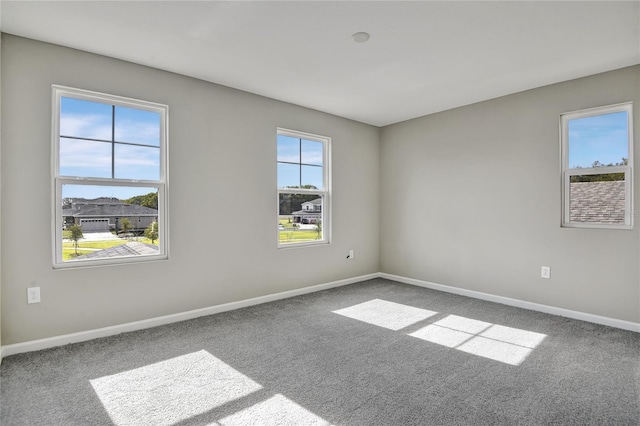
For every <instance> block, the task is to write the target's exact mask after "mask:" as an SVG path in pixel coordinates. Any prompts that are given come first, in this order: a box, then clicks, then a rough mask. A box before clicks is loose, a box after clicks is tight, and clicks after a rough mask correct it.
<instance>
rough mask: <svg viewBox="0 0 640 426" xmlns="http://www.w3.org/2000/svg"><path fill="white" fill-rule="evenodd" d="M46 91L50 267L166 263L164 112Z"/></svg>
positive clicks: (75, 92)
mask: <svg viewBox="0 0 640 426" xmlns="http://www.w3.org/2000/svg"><path fill="white" fill-rule="evenodd" d="M52 89H53V97H52V98H53V123H52V133H53V137H52V139H53V155H52V161H53V165H52V170H53V194H54V196H53V200H54V202H53V218H54V220H53V222H54V229H53V241H54V249H53V265H54V267H55V268H69V267H79V266H95V265H104V264H117V263H128V262H137V261H148V260H159V259H166V258H167V256H168V241H167V236H168V232H167V226H168V221H167V174H168V173H167V152H168V151H167V119H168V118H167V115H168V107H167V106H166V105H160V104H156V103H151V102H145V101H139V100H135V99H129V98H123V97H120V96H113V95H106V94H102V93H96V92H90V91H86V90H81V89H74V88H69V87H63V86H57V85H54V86H53V88H52Z"/></svg>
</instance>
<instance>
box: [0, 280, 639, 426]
mask: <svg viewBox="0 0 640 426" xmlns="http://www.w3.org/2000/svg"><path fill="white" fill-rule="evenodd" d="M639 362H640V334H638V333H634V332H629V331H624V330H619V329H615V328H610V327H606V326H600V325H596V324H591V323H586V322H582V321H576V320H571V319H567V318H562V317H557V316H552V315H547V314H542V313H538V312H533V311H527V310H523V309H519V308H513V307H508V306H504V305H499V304H494V303H491V302H485V301H481V300H476V299H471V298H466V297H462V296H456V295H452V294H448V293H441V292H438V291H433V290H428V289H424V288H420V287H415V286H410V285H405V284H400V283H396V282H392V281H388V280H384V279H375V280H370V281H366V282H363V283H359V284H352V285H348V286H345V287H339V288H335V289H331V290H327V291H322V292H318V293H314V294H309V295H305V296H299V297H295V298H291V299H286V300H281V301H277V302H272V303H268V304H264V305H259V306H254V307H250V308H245V309H240V310H236V311H232V312H226V313H222V314H217V315H212V316H208V317H202V318H198V319H194V320H190V321H185V322H181V323H176V324H171V325H167V326H162V327H156V328H153V329H148V330H142V331H137V332H132V333H125V334H121V335H118V336H113V337H108V338H103V339H97V340H93V341H90V342H84V343H79V344H73V345H67V346H63V347H59V348H53V349H48V350H43V351H39V352H32V353H27V354H20V355H14V356H10V357H7V358H5V359H4V361H3V363H2V366H1V367H0V386H1V394H0V423H1V424H2V425H4V426H13V425H111V424H116V425H126V426H136V425H152V426H158V425H180V426H187V425H270V424H273V425H296V426H300V425H329V424H333V425H354V426H355V425H498V424H501V425H546V424H556V425H638V424H639V423H640V389H639V387H640V365H639Z"/></svg>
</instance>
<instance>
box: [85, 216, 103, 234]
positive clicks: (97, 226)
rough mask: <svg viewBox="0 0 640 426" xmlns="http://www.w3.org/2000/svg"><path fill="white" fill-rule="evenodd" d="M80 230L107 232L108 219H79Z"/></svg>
mask: <svg viewBox="0 0 640 426" xmlns="http://www.w3.org/2000/svg"><path fill="white" fill-rule="evenodd" d="M80 226H81V227H82V232H109V219H80Z"/></svg>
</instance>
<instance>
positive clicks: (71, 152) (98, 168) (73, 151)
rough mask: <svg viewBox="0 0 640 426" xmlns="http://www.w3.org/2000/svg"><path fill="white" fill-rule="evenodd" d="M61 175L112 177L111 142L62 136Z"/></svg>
mask: <svg viewBox="0 0 640 426" xmlns="http://www.w3.org/2000/svg"><path fill="white" fill-rule="evenodd" d="M60 176H77V177H96V178H111V177H112V176H111V143H109V142H94V141H88V140H78V139H67V138H60Z"/></svg>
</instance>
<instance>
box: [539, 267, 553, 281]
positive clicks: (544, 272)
mask: <svg viewBox="0 0 640 426" xmlns="http://www.w3.org/2000/svg"><path fill="white" fill-rule="evenodd" d="M540 277H542V278H551V268H550V267H549V266H543V267H542V268H541V269H540Z"/></svg>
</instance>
